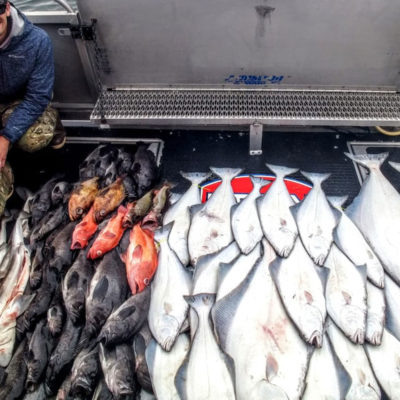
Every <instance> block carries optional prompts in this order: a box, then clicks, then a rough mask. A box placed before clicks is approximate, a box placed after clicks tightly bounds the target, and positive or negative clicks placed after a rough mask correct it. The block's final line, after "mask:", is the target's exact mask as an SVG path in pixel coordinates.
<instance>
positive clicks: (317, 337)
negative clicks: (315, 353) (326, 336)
mask: <svg viewBox="0 0 400 400" xmlns="http://www.w3.org/2000/svg"><path fill="white" fill-rule="evenodd" d="M308 342H309V343H310V344H312V345H313V346H315V347H317V348H321V347H322V335H321V332H318V331H315V332H313V334H312V335H311V337H310V340H309V341H308Z"/></svg>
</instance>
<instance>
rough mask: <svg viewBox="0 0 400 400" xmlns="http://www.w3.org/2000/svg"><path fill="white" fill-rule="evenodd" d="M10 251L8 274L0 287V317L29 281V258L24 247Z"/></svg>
mask: <svg viewBox="0 0 400 400" xmlns="http://www.w3.org/2000/svg"><path fill="white" fill-rule="evenodd" d="M12 251H13V254H12V256H11V259H10V265H9V271H8V274H7V276H6V278H5V279H4V281H3V282H2V284H1V286H0V315H1V314H2V313H3V311H4V310H5V307H6V305H7V303H9V302H10V301H11V300H12V298H13V297H15V296H16V295H17V294H22V293H23V292H24V291H25V287H26V284H27V283H28V279H29V269H30V256H29V253H28V252H27V251H26V249H25V246H24V245H22V244H21V245H19V246H18V248H16V249H12Z"/></svg>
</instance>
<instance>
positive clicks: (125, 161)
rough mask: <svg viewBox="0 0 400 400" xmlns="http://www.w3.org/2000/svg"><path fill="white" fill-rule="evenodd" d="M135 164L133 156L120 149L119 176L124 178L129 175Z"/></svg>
mask: <svg viewBox="0 0 400 400" xmlns="http://www.w3.org/2000/svg"><path fill="white" fill-rule="evenodd" d="M132 163H133V155H132V154H131V153H128V152H127V151H126V150H124V149H123V148H118V175H119V176H123V175H126V174H128V173H129V171H130V169H131V167H132Z"/></svg>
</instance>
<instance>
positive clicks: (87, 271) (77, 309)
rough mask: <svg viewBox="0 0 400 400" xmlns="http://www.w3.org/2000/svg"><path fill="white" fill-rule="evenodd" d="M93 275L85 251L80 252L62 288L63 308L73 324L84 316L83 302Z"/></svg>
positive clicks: (90, 263)
mask: <svg viewBox="0 0 400 400" xmlns="http://www.w3.org/2000/svg"><path fill="white" fill-rule="evenodd" d="M93 274H94V268H93V262H92V261H91V260H88V259H87V257H86V251H85V250H81V251H80V253H79V255H78V257H77V259H76V260H75V262H74V263H73V264H72V267H71V268H70V269H69V270H68V272H67V274H66V275H65V278H64V282H63V286H62V294H63V299H64V304H65V308H66V310H67V313H68V316H69V318H71V320H72V322H73V323H74V324H77V323H78V322H79V321H80V320H82V319H83V318H84V316H85V300H86V296H87V295H88V288H89V285H90V281H91V280H92V278H93Z"/></svg>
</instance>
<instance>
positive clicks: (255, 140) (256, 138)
mask: <svg viewBox="0 0 400 400" xmlns="http://www.w3.org/2000/svg"><path fill="white" fill-rule="evenodd" d="M262 135H263V126H262V124H259V123H258V122H255V123H254V124H251V125H250V144H249V153H250V155H251V156H259V155H261V154H262Z"/></svg>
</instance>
